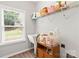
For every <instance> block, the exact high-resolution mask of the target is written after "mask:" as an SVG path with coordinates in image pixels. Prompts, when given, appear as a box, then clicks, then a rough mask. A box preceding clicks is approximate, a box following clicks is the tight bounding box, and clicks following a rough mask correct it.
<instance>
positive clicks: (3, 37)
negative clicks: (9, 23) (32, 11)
mask: <svg viewBox="0 0 79 59" xmlns="http://www.w3.org/2000/svg"><path fill="white" fill-rule="evenodd" d="M0 7H1V6H0ZM4 10H8V11H15V12H19V13H22V14H23V15H22V16H23V17H22V18H23V19H22V20H23V26H21V27H23V38H21V39H16V40H10V41H5V30H4V28H5V25H4ZM0 11H1V24H0V25H1V32H2V33H1V34H2V38H1V40H0V42H1V43H0V45H3V44H6V43H7V44H9V43H15V42H19V41H25V34H26V33H25V11H23V10H19V9H16V8H12V7H7V6H2V8H1V10H0ZM13 27H20V26H13Z"/></svg>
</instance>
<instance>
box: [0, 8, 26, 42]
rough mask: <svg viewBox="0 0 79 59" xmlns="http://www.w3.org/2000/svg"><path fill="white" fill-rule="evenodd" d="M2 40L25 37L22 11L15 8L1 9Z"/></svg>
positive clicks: (14, 39) (22, 38)
mask: <svg viewBox="0 0 79 59" xmlns="http://www.w3.org/2000/svg"><path fill="white" fill-rule="evenodd" d="M1 20H2V41H3V42H8V41H16V40H24V39H25V32H24V30H25V26H24V25H25V23H24V20H25V19H24V13H23V12H20V11H15V10H9V9H2V18H1Z"/></svg>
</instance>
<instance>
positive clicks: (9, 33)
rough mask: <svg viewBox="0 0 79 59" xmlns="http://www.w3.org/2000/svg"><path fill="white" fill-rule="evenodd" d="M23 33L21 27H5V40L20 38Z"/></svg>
mask: <svg viewBox="0 0 79 59" xmlns="http://www.w3.org/2000/svg"><path fill="white" fill-rule="evenodd" d="M22 35H23V30H22V28H18V27H5V40H6V41H8V40H16V39H21V38H22Z"/></svg>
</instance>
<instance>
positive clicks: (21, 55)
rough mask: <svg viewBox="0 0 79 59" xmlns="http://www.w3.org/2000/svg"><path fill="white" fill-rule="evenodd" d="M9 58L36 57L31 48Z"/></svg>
mask: <svg viewBox="0 0 79 59" xmlns="http://www.w3.org/2000/svg"><path fill="white" fill-rule="evenodd" d="M9 58H35V55H34V53H33V50H30V51H26V52H23V53H20V54H17V55H14V56H11V57H9Z"/></svg>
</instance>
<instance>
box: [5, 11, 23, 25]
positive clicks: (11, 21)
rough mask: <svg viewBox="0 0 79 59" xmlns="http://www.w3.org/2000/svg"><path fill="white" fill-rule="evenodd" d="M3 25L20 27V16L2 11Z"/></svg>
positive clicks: (12, 12)
mask: <svg viewBox="0 0 79 59" xmlns="http://www.w3.org/2000/svg"><path fill="white" fill-rule="evenodd" d="M4 24H5V25H12V26H13V25H22V24H21V20H20V14H19V13H17V12H14V11H6V10H4Z"/></svg>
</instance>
